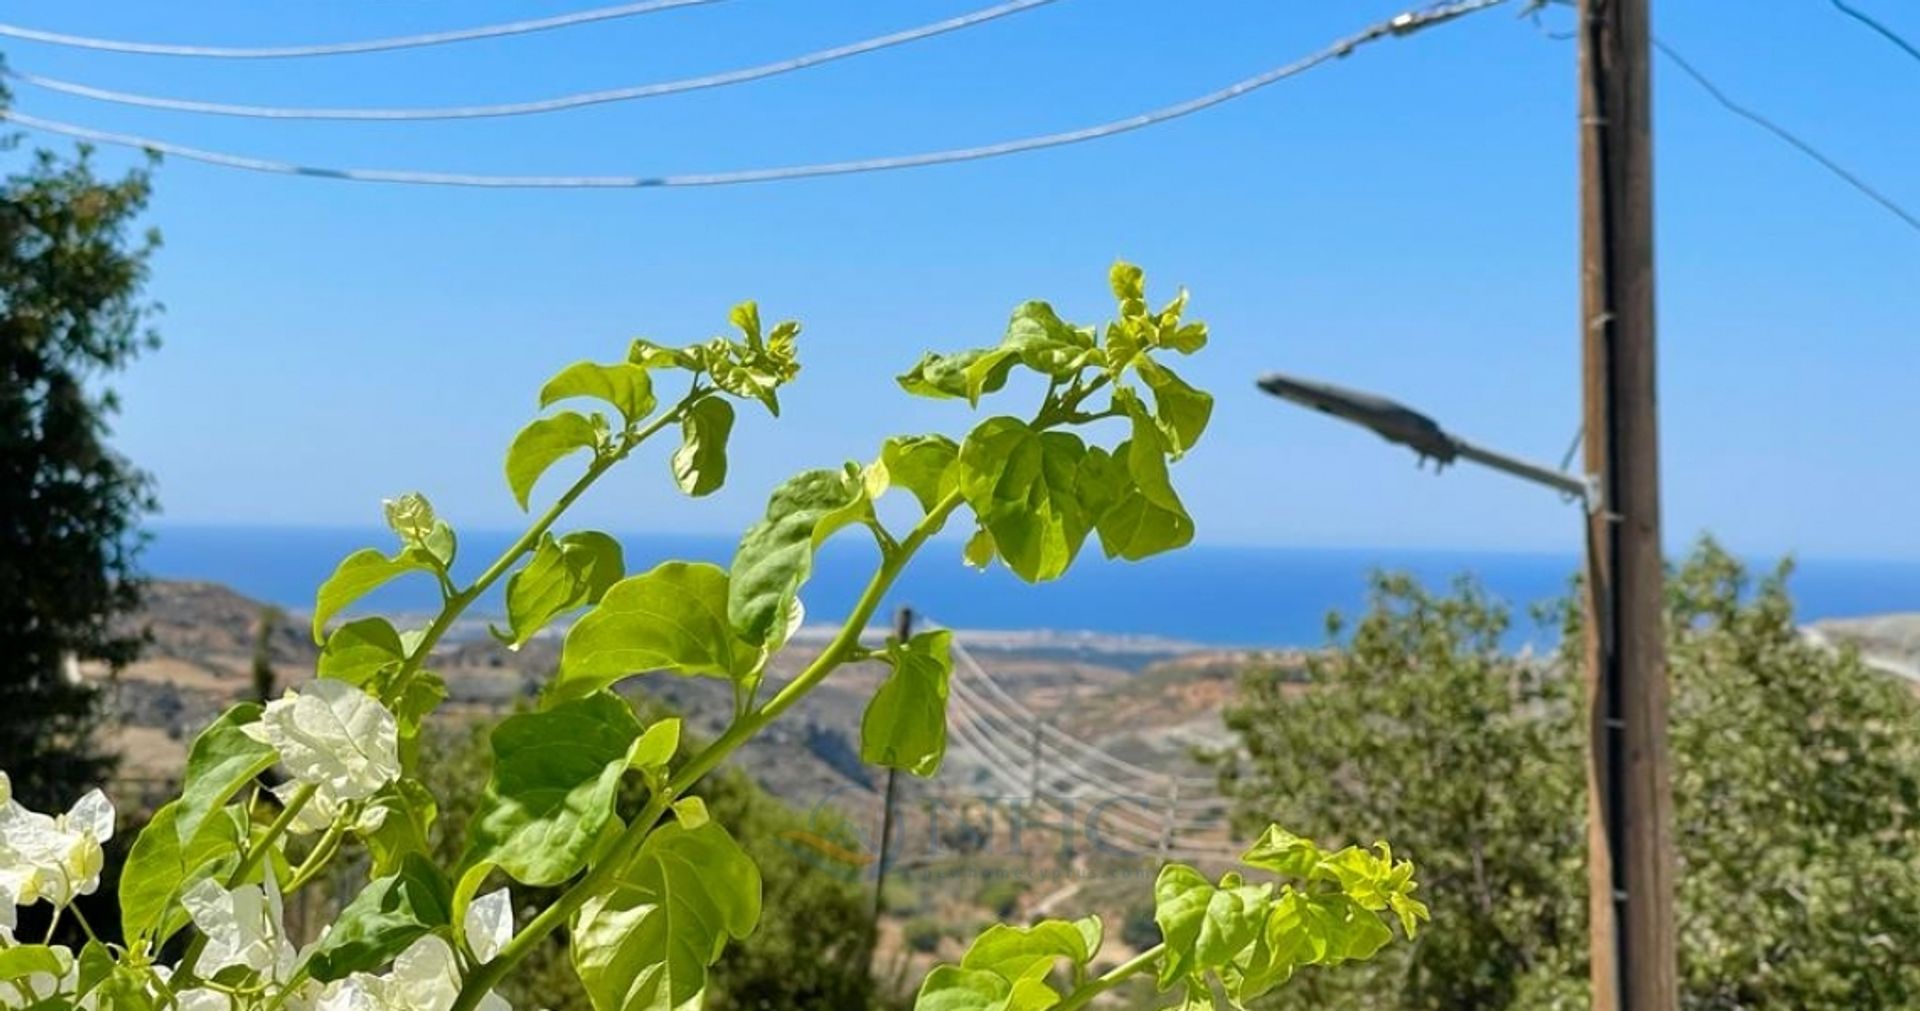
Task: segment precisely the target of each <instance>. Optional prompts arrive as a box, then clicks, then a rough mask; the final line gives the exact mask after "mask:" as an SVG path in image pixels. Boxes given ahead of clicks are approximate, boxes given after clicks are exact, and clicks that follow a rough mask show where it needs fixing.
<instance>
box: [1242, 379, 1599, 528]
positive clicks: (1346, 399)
mask: <svg viewBox="0 0 1920 1011" xmlns="http://www.w3.org/2000/svg"><path fill="white" fill-rule="evenodd" d="M1260 388H1261V389H1263V390H1265V391H1267V392H1268V393H1271V394H1273V395H1274V396H1276V397H1279V398H1280V399H1282V400H1291V401H1293V402H1294V403H1296V404H1300V405H1302V406H1305V407H1311V408H1313V409H1314V410H1316V411H1320V412H1321V413H1323V414H1331V415H1333V416H1334V417H1336V418H1340V419H1341V420H1343V421H1351V422H1353V423H1354V424H1356V425H1359V426H1361V427H1363V428H1367V429H1370V430H1372V431H1373V433H1374V434H1376V435H1378V436H1380V437H1381V438H1382V439H1385V440H1387V441H1388V442H1395V443H1399V444H1400V445H1402V446H1405V447H1407V448H1408V449H1411V450H1413V451H1414V452H1415V453H1418V454H1419V455H1420V459H1421V460H1422V461H1425V460H1427V459H1432V460H1433V462H1434V465H1435V467H1436V468H1439V467H1445V466H1446V465H1447V464H1450V463H1452V462H1454V461H1455V460H1457V459H1466V460H1472V461H1473V462H1475V463H1478V464H1482V465H1484V466H1488V467H1492V468H1493V469H1494V470H1497V471H1501V472H1503V473H1506V474H1511V475H1513V476H1514V477H1517V478H1520V479H1521V480H1524V481H1531V482H1533V483H1534V484H1543V485H1546V486H1547V487H1549V488H1552V489H1554V490H1556V491H1558V492H1560V493H1561V494H1563V495H1568V496H1571V497H1573V498H1576V499H1579V500H1580V501H1581V502H1583V503H1586V504H1587V505H1588V506H1589V507H1593V506H1594V505H1596V504H1597V502H1598V496H1596V495H1595V494H1594V493H1593V488H1592V486H1591V485H1590V484H1589V483H1588V482H1587V481H1585V480H1583V479H1581V478H1578V477H1575V476H1574V475H1572V474H1568V473H1566V472H1564V471H1559V470H1554V469H1553V468H1551V467H1543V466H1541V465H1539V464H1537V463H1528V462H1527V461H1525V460H1521V459H1517V458H1515V457H1511V456H1508V455H1506V454H1505V453H1496V452H1494V451H1493V450H1491V449H1483V448H1481V447H1479V446H1476V445H1474V444H1473V443H1471V442H1468V441H1467V440H1465V439H1462V438H1460V437H1459V436H1456V435H1453V434H1451V433H1449V432H1448V431H1447V430H1446V429H1444V428H1441V427H1440V423H1439V422H1437V421H1435V420H1433V419H1432V418H1429V417H1427V416H1426V415H1424V414H1422V413H1420V412H1419V411H1416V410H1414V409H1413V408H1411V407H1408V406H1407V405H1405V404H1402V403H1400V402H1399V401H1397V400H1391V399H1389V398H1387V397H1383V396H1380V395H1378V394H1375V393H1363V392H1361V391H1359V390H1350V389H1347V388H1346V387H1344V386H1335V385H1333V384H1332V383H1323V382H1319V381H1316V380H1312V379H1302V378H1299V377H1298V376H1288V375H1282V374H1280V373H1278V372H1274V373H1270V374H1268V375H1266V376H1264V377H1262V378H1261V380H1260Z"/></svg>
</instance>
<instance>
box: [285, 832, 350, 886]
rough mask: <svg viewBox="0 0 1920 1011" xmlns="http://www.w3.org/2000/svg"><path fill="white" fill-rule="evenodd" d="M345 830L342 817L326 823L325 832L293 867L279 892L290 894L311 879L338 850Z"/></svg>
mask: <svg viewBox="0 0 1920 1011" xmlns="http://www.w3.org/2000/svg"><path fill="white" fill-rule="evenodd" d="M346 831H347V823H346V820H345V819H344V818H339V819H335V820H334V823H333V824H331V825H328V826H327V832H326V834H325V835H323V836H321V837H320V840H319V841H318V842H316V843H314V844H313V852H311V853H308V854H307V858H306V859H305V860H302V861H301V862H300V866H299V867H296V868H294V870H293V876H292V877H290V878H288V879H287V884H286V886H285V887H284V888H282V889H281V890H280V891H281V893H282V894H285V895H291V894H293V893H294V892H296V891H298V890H299V889H300V887H301V886H302V885H304V884H306V883H307V882H308V881H311V880H313V877H314V875H316V874H318V873H320V870H321V868H323V867H325V866H326V863H327V861H329V860H331V859H333V855H334V854H335V853H336V852H338V851H339V849H340V837H341V836H343V835H345V834H346Z"/></svg>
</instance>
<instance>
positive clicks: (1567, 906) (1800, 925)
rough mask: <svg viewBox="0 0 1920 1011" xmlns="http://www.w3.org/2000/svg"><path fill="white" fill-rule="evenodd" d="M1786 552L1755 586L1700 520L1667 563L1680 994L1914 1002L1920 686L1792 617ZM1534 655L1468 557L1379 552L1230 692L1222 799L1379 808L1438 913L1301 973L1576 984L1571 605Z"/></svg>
mask: <svg viewBox="0 0 1920 1011" xmlns="http://www.w3.org/2000/svg"><path fill="white" fill-rule="evenodd" d="M1786 576H1787V569H1786V567H1785V566H1783V567H1781V569H1780V570H1778V571H1777V572H1775V573H1774V574H1773V575H1772V576H1770V577H1769V578H1767V579H1765V580H1763V581H1761V582H1760V583H1759V585H1758V586H1757V587H1754V586H1751V585H1750V582H1749V580H1748V577H1747V575H1746V573H1745V572H1744V571H1743V570H1742V568H1741V566H1740V564H1739V563H1738V561H1737V560H1735V559H1734V558H1732V557H1731V556H1730V555H1728V554H1727V553H1726V552H1725V551H1723V550H1721V549H1720V548H1719V547H1718V546H1716V545H1714V544H1712V543H1706V544H1703V545H1702V546H1701V547H1700V548H1699V549H1698V550H1696V551H1695V552H1694V553H1693V555H1692V556H1691V557H1690V558H1689V559H1688V560H1687V561H1686V563H1685V564H1684V565H1681V566H1680V567H1678V568H1677V569H1676V570H1675V571H1674V572H1673V573H1672V574H1671V576H1670V579H1669V588H1668V615H1669V629H1670V632H1669V642H1668V649H1669V666H1670V674H1671V679H1672V687H1673V703H1672V730H1671V734H1672V737H1671V741H1672V754H1673V760H1674V764H1675V770H1676V772H1675V778H1676V781H1675V784H1674V793H1675V816H1676V825H1675V830H1676V841H1677V845H1678V849H1679V859H1680V867H1679V883H1680V884H1679V895H1678V916H1679V930H1680V943H1679V949H1680V960H1681V979H1682V1004H1683V1006H1684V1007H1686V1008H1689V1009H1698V1011H1719V1009H1730V1008H1787V1007H1791V1008H1804V1009H1834V1011H1839V1009H1849V1011H1851V1009H1876V1008H1888V1009H1891V1008H1911V1007H1914V1006H1916V1004H1917V1003H1920V963H1916V962H1915V960H1913V959H1911V958H1908V957H1906V955H1905V954H1904V953H1907V952H1911V951H1913V950H1916V949H1917V948H1920V820H1916V805H1917V804H1920V704H1916V701H1915V698H1914V696H1913V693H1912V692H1911V690H1910V688H1909V687H1908V686H1907V685H1906V684H1904V683H1902V682H1900V681H1898V680H1896V679H1894V678H1892V677H1890V676H1887V675H1884V674H1881V673H1878V672H1875V671H1872V670H1870V669H1868V668H1865V667H1864V666H1863V665H1862V664H1861V663H1860V662H1859V660H1858V659H1857V658H1856V657H1854V656H1852V655H1849V654H1845V653H1836V652H1830V651H1827V650H1825V649H1822V648H1819V647H1816V646H1813V645H1810V644H1808V643H1806V642H1805V641H1803V640H1802V639H1801V637H1800V636H1799V634H1798V632H1797V630H1796V627H1795V624H1794V620H1793V608H1792V602H1791V600H1790V598H1789V596H1788V593H1787V587H1786ZM1558 611H1559V613H1560V614H1561V615H1563V616H1564V619H1565V620H1564V621H1563V625H1562V627H1563V631H1564V633H1565V639H1564V641H1565V642H1566V643H1569V644H1573V645H1572V648H1571V649H1564V648H1563V649H1562V651H1561V652H1560V654H1559V655H1558V656H1556V657H1527V656H1518V657H1516V656H1513V655H1512V654H1511V653H1509V652H1507V651H1505V650H1503V648H1502V643H1501V637H1502V634H1503V633H1504V631H1505V629H1506V627H1507V624H1508V616H1507V614H1506V612H1505V611H1504V609H1502V608H1501V607H1500V606H1499V605H1498V604H1497V603H1495V602H1494V601H1491V600H1490V599H1488V598H1487V597H1486V596H1485V595H1484V594H1483V593H1481V592H1480V591H1479V590H1477V589H1476V588H1475V587H1474V586H1473V585H1472V584H1470V583H1462V584H1460V585H1458V586H1457V587H1456V588H1455V590H1454V592H1453V593H1452V594H1451V595H1445V596H1442V595H1435V594H1432V593H1429V592H1427V591H1425V590H1423V589H1421V588H1420V587H1418V586H1416V585H1414V584H1413V583H1412V582H1411V581H1410V580H1408V579H1406V578H1404V577H1398V576H1386V577H1379V578H1378V579H1376V581H1375V585H1374V593H1373V599H1372V602H1371V606H1370V608H1369V610H1368V612H1367V613H1366V614H1365V615H1364V616H1363V617H1362V618H1361V619H1360V621H1359V622H1358V623H1357V625H1356V626H1355V627H1354V629H1353V631H1352V634H1351V635H1350V636H1347V637H1346V638H1345V639H1344V640H1342V641H1340V642H1339V643H1338V644H1337V645H1336V647H1335V648H1334V649H1332V650H1330V651H1328V652H1327V653H1325V654H1323V655H1321V656H1319V657H1316V658H1315V659H1314V660H1313V661H1312V662H1311V663H1310V665H1309V669H1308V678H1307V681H1306V683H1305V684H1300V683H1289V682H1288V681H1287V680H1286V679H1284V678H1283V677H1281V676H1279V675H1278V674H1277V673H1275V672H1253V673H1251V674H1250V675H1249V676H1248V677H1247V679H1246V681H1245V684H1244V687H1243V690H1242V698H1241V701H1240V702H1239V704H1238V705H1236V706H1235V707H1234V708H1233V709H1232V710H1231V711H1230V713H1229V715H1228V722H1229V724H1230V726H1231V727H1232V728H1233V729H1234V730H1235V731H1236V733H1237V734H1238V735H1239V736H1240V739H1241V742H1242V744H1243V745H1244V749H1245V754H1244V755H1243V756H1241V757H1240V758H1239V760H1238V761H1237V762H1236V763H1235V768H1234V770H1233V771H1232V772H1231V773H1230V778H1231V779H1232V788H1233V792H1234V795H1235V797H1236V798H1237V808H1238V811H1237V815H1238V817H1239V818H1240V819H1241V820H1242V821H1243V822H1244V823H1246V824H1254V823H1256V822H1257V823H1259V824H1265V823H1266V822H1267V821H1268V820H1280V821H1285V822H1287V823H1289V824H1293V825H1297V826H1300V827H1301V828H1302V830H1303V831H1310V832H1311V833H1312V834H1314V835H1315V836H1320V837H1326V838H1371V837H1373V836H1375V835H1386V834H1387V833H1388V832H1389V831H1391V833H1392V838H1393V839H1394V841H1395V845H1396V849H1397V850H1403V851H1404V852H1406V854H1407V855H1409V856H1410V857H1412V858H1413V859H1414V860H1416V861H1417V862H1418V863H1419V865H1420V867H1421V876H1422V879H1423V888H1422V895H1423V896H1424V897H1425V898H1426V899H1427V900H1428V902H1429V903H1430V904H1431V905H1432V907H1433V915H1434V922H1435V923H1436V924H1439V925H1440V926H1439V927H1437V928H1436V929H1434V930H1432V931H1430V932H1428V933H1426V934H1424V935H1423V936H1422V939H1421V943H1420V944H1418V945H1416V946H1413V947H1410V948H1405V949H1398V950H1395V951H1393V952H1390V953H1383V955H1382V958H1381V960H1380V961H1378V962H1376V963H1373V964H1371V965H1367V966H1355V967H1352V968H1350V969H1348V970H1347V971H1344V972H1342V973H1339V974H1327V975H1319V976H1314V977H1311V978H1303V979H1302V980H1301V981H1300V983H1299V986H1298V989H1296V990H1295V991H1294V992H1295V993H1296V994H1300V995H1304V996H1305V997H1307V998H1308V999H1307V1004H1308V1005H1309V1006H1324V1007H1329V1008H1363V1007H1366V1008H1374V1007H1398V1008H1423V1009H1424V1008H1433V1009H1440V1008H1448V1009H1452V1008H1460V1007H1475V1008H1526V1009H1529V1011H1531V1009H1536V1008H1567V1009H1576V1008H1584V1007H1585V1006H1586V944H1587V939H1586V881H1585V877H1586V872H1585V861H1584V855H1583V854H1584V830H1583V825H1584V817H1585V801H1584V789H1585V785H1584V778H1583V772H1582V769H1581V756H1582V748H1583V744H1582V739H1581V735H1580V732H1579V727H1580V726H1581V723H1580V712H1579V710H1580V698H1579V689H1580V684H1579V676H1578V671H1579V655H1578V643H1579V642H1580V641H1581V639H1580V636H1581V634H1582V631H1581V628H1580V625H1579V619H1578V614H1577V611H1576V610H1575V609H1574V608H1572V607H1571V606H1569V605H1568V604H1567V603H1565V602H1563V603H1562V604H1561V605H1559V607H1558Z"/></svg>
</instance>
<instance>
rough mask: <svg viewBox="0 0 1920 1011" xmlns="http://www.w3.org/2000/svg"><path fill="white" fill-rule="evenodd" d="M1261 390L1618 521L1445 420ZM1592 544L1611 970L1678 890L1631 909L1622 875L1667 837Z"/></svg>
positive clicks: (1359, 396)
mask: <svg viewBox="0 0 1920 1011" xmlns="http://www.w3.org/2000/svg"><path fill="white" fill-rule="evenodd" d="M1260 388H1261V389H1263V390H1265V391H1266V392H1268V393H1271V394H1273V395H1274V396H1276V397H1279V398H1281V399H1282V400H1290V401H1292V402H1294V403H1296V404H1300V405H1303V406H1305V407H1311V408H1313V409H1314V410H1316V411H1320V412H1322V413H1325V414H1331V415H1333V416H1334V417H1336V418H1340V419H1341V420H1343V421H1350V422H1352V423H1354V424H1356V425H1360V426H1361V427H1363V428H1366V429H1369V430H1371V431H1372V432H1373V433H1374V434H1376V435H1378V436H1380V437H1381V438H1383V439H1385V440H1387V441H1388V442H1392V443H1397V444H1399V445H1402V446H1406V447H1407V448H1409V449H1411V450H1413V451H1414V452H1415V453H1417V454H1419V456H1420V459H1421V460H1422V461H1423V462H1424V461H1425V460H1427V459H1428V458H1431V459H1432V460H1433V461H1434V464H1435V466H1436V467H1445V466H1446V465H1447V464H1450V463H1452V462H1454V461H1455V460H1460V459H1465V460H1471V461H1473V462H1475V463H1479V464H1483V465H1485V466H1488V467H1491V468H1493V469H1495V470H1498V471H1501V472H1503V473H1506V474H1511V475H1513V476H1514V477H1518V478H1520V479H1522V480H1525V481H1530V482H1532V483H1534V484H1540V485H1545V486H1547V487H1549V488H1552V489H1554V490H1556V491H1559V492H1561V493H1562V494H1564V495H1567V496H1569V497H1571V498H1577V499H1579V500H1580V501H1581V503H1582V504H1584V505H1585V506H1586V510H1587V513H1588V514H1589V515H1588V522H1589V524H1590V525H1599V526H1601V527H1606V526H1608V525H1611V524H1612V523H1614V522H1615V521H1616V520H1617V519H1618V517H1615V516H1613V515H1612V514H1611V513H1610V512H1609V511H1608V506H1607V503H1606V501H1605V495H1604V493H1603V492H1602V491H1601V487H1602V486H1601V484H1600V483H1599V482H1598V481H1596V480H1594V479H1593V478H1584V479H1583V478H1581V477H1576V476H1575V475H1572V474H1568V473H1566V472H1564V471H1560V470H1555V469H1553V468H1550V467H1543V466H1540V465H1539V464H1535V463H1528V462H1527V461H1525V460H1520V459H1517V458H1515V457H1511V456H1508V455H1506V454H1504V453H1496V452H1494V451H1492V450H1489V449H1482V448H1481V447H1479V446H1476V445H1474V444H1472V443H1470V442H1468V441H1466V440H1465V439H1462V438H1460V437H1459V436H1456V435H1453V434H1451V433H1449V432H1448V431H1447V430H1446V429H1444V428H1442V427H1440V423H1439V422H1437V421H1435V420H1433V419H1432V418H1430V417H1428V416H1427V415H1425V414H1422V413H1420V412H1419V411H1416V410H1414V409H1413V408H1411V407H1408V406H1406V405H1405V404H1402V403H1400V402H1398V401H1396V400H1392V399H1389V398H1387V397H1382V396H1379V395H1377V394H1373V393H1364V392H1361V391H1359V390H1349V389H1346V388H1345V387H1341V386H1335V385H1333V384H1332V383H1323V382H1318V381H1315V380H1311V379H1301V378H1298V377H1295V376H1286V375H1281V374H1279V373H1272V374H1269V375H1267V376H1265V377H1263V378H1262V379H1261V380H1260ZM1585 541H1586V548H1587V550H1586V571H1587V584H1588V586H1587V590H1588V592H1587V594H1586V601H1587V623H1588V630H1589V633H1588V634H1589V642H1590V644H1591V645H1590V650H1589V653H1588V660H1589V667H1590V670H1589V672H1588V686H1589V701H1590V703H1592V705H1593V710H1594V711H1593V713H1592V714H1591V717H1590V719H1589V721H1588V755H1589V761H1590V763H1591V764H1590V766H1589V768H1590V770H1592V771H1593V772H1595V773H1597V775H1593V776H1590V778H1589V791H1590V793H1591V794H1592V796H1590V797H1589V799H1588V812H1589V825H1588V840H1589V846H1590V847H1591V849H1592V851H1593V853H1594V857H1595V859H1594V861H1593V863H1594V864H1595V866H1597V867H1598V866H1600V858H1604V861H1605V863H1604V867H1603V868H1602V870H1603V871H1604V873H1599V872H1596V873H1595V874H1594V875H1592V877H1590V879H1589V880H1590V883H1591V885H1592V887H1593V888H1594V889H1595V896H1594V902H1595V903H1596V906H1597V908H1600V909H1605V910H1607V911H1608V912H1609V913H1610V915H1609V916H1608V917H1607V918H1606V921H1605V922H1602V921H1601V919H1600V918H1599V917H1595V918H1594V924H1593V927H1594V930H1593V933H1594V936H1593V951H1594V955H1595V958H1596V960H1599V959H1607V960H1608V961H1609V964H1610V965H1616V966H1617V965H1620V964H1623V962H1624V959H1622V958H1621V954H1622V953H1624V952H1627V951H1629V950H1630V944H1631V943H1632V941H1633V937H1632V936H1631V935H1630V934H1629V933H1628V931H1629V929H1630V926H1629V925H1630V924H1636V923H1638V924H1644V923H1645V922H1647V921H1648V920H1650V919H1652V920H1658V921H1664V922H1670V919H1669V918H1670V917H1671V905H1670V903H1671V898H1670V894H1669V893H1663V892H1659V891H1653V890H1648V891H1646V892H1643V893H1642V894H1641V895H1640V896H1638V897H1637V902H1636V903H1635V905H1636V906H1638V907H1640V908H1635V909H1631V910H1630V909H1629V900H1630V898H1634V897H1632V896H1630V894H1629V890H1628V888H1627V887H1626V880H1625V878H1624V877H1623V876H1621V875H1619V874H1617V873H1616V869H1619V868H1624V867H1625V866H1626V863H1627V860H1628V859H1629V857H1630V856H1632V855H1640V856H1641V857H1642V858H1643V859H1644V858H1645V856H1646V855H1647V854H1658V853H1659V852H1660V847H1661V845H1662V844H1663V840H1662V839H1660V837H1659V835H1658V833H1659V832H1660V831H1662V829H1661V819H1660V818H1659V816H1658V815H1659V811H1658V802H1657V801H1656V802H1654V803H1653V804H1649V805H1645V808H1646V809H1645V810H1641V809H1639V807H1638V806H1636V805H1635V804H1633V803H1630V802H1629V799H1628V798H1629V797H1630V796H1631V795H1630V794H1629V793H1628V792H1627V791H1626V790H1624V789H1622V784H1624V783H1625V782H1626V781H1627V776H1628V774H1629V772H1630V771H1631V770H1630V769H1629V766H1628V763H1629V762H1631V761H1634V760H1635V759H1633V758H1630V757H1629V755H1628V751H1629V749H1628V748H1627V747H1626V744H1625V742H1626V739H1627V730H1628V721H1629V719H1631V718H1636V717H1635V716H1630V714H1629V711H1628V707H1627V706H1626V704H1625V700H1624V698H1623V690H1622V685H1623V683H1624V682H1625V681H1626V679H1625V678H1623V677H1622V676H1621V672H1620V666H1619V656H1620V652H1621V651H1620V648H1619V645H1618V644H1619V643H1620V642H1621V641H1622V637H1623V625H1622V617H1621V615H1622V610H1623V608H1622V606H1621V605H1620V603H1619V602H1618V601H1617V600H1615V599H1614V597H1613V595H1612V594H1607V593H1599V592H1595V587H1596V586H1598V585H1599V584H1600V583H1601V582H1602V574H1605V573H1610V572H1612V571H1614V568H1613V566H1612V565H1610V564H1608V559H1607V558H1606V557H1605V556H1604V555H1603V554H1602V552H1604V551H1606V550H1608V548H1606V547H1605V546H1604V544H1605V542H1604V541H1603V540H1601V539H1599V538H1596V537H1594V536H1592V535H1591V534H1590V535H1589V536H1588V537H1586V538H1585ZM1655 606H1656V607H1657V605H1655ZM1656 613H1657V612H1656ZM1638 760H1639V761H1642V762H1648V761H1651V762H1652V763H1653V764H1654V765H1655V766H1656V767H1657V775H1658V777H1659V778H1660V779H1661V780H1664V779H1665V777H1666V775H1667V773H1666V770H1665V768H1664V760H1663V758H1660V759H1654V758H1650V757H1648V756H1646V755H1642V756H1640V757H1639V758H1638ZM1636 917H1637V919H1636ZM1609 975H1610V974H1609ZM1601 978H1603V979H1606V978H1607V977H1606V976H1603V977H1601ZM1622 983H1623V984H1625V985H1623V986H1622V987H1621V989H1622V990H1625V989H1626V986H1630V985H1632V983H1633V981H1632V980H1631V979H1623V980H1622ZM1609 989H1610V988H1606V989H1601V988H1596V1000H1595V1003H1594V1006H1595V1007H1596V1008H1597V1009H1609V1011H1611V1009H1613V1008H1616V1007H1620V1006H1622V1005H1623V1003H1624V1002H1623V1001H1620V999H1619V998H1618V997H1614V996H1613V995H1612V994H1611V993H1609V992H1608V990H1609ZM1648 1006H1652V1004H1651V1003H1649V1004H1648Z"/></svg>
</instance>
